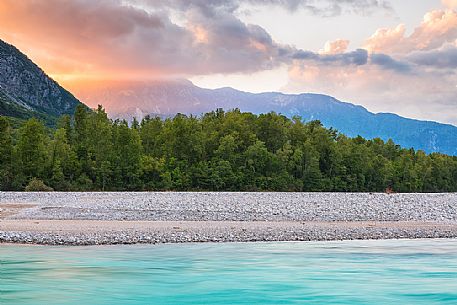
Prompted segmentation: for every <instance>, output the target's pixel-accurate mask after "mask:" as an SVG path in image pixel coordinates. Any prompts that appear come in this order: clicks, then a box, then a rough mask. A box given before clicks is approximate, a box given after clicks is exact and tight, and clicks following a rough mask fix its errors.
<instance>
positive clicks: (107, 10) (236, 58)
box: [0, 0, 289, 77]
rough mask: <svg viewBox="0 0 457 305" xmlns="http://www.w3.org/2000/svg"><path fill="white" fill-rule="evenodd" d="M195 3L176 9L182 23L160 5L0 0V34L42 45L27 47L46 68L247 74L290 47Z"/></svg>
mask: <svg viewBox="0 0 457 305" xmlns="http://www.w3.org/2000/svg"><path fill="white" fill-rule="evenodd" d="M164 3H165V4H166V2H164ZM182 3H184V1H182ZM198 3H199V2H198V1H197V2H196V4H195V5H191V6H189V7H188V8H187V9H185V11H184V8H182V10H183V11H182V12H183V13H185V20H186V23H185V24H179V25H178V24H176V23H173V22H172V20H171V19H170V11H169V10H167V9H166V6H164V5H161V6H158V7H156V9H155V10H146V9H142V8H140V7H138V6H132V5H127V4H125V3H124V2H121V1H116V0H114V1H89V0H72V1H70V0H47V1H30V0H24V1H15V0H3V1H1V2H0V35H1V36H0V37H5V38H7V39H8V40H10V42H12V43H14V44H16V45H18V46H19V47H20V48H21V49H25V51H27V50H28V46H33V50H37V49H38V50H46V52H45V53H40V52H33V50H31V51H32V52H31V53H32V55H33V54H34V55H35V56H36V58H34V59H36V60H37V61H38V63H40V64H42V63H44V64H45V66H46V67H47V70H48V72H50V73H51V74H65V73H69V74H86V75H89V74H91V73H93V74H97V73H99V74H104V75H113V74H117V75H116V77H123V76H128V75H129V74H135V75H140V76H141V77H145V76H147V75H155V76H160V75H164V74H183V75H186V74H209V73H216V72H217V73H233V72H251V71H258V70H262V69H269V68H271V67H275V66H277V65H278V62H281V61H282V59H281V56H282V54H285V53H287V49H288V48H289V47H287V46H280V45H278V44H276V43H275V42H274V41H273V40H272V38H271V37H270V35H269V34H268V33H267V32H266V31H265V30H264V29H262V28H261V27H259V26H257V25H248V24H244V23H243V22H241V21H240V20H239V19H238V18H236V17H235V16H234V15H233V14H230V13H228V12H227V10H210V8H206V9H204V7H205V5H200V6H198V5H197V4H198ZM200 3H206V2H203V1H201V2H200ZM215 3H216V2H215ZM178 4H179V3H178ZM178 4H176V3H173V5H174V6H173V7H174V8H175V7H179V6H177V5H178ZM182 5H184V4H182ZM220 5H223V4H222V1H221V2H220ZM208 14H210V15H211V16H212V17H211V18H208Z"/></svg>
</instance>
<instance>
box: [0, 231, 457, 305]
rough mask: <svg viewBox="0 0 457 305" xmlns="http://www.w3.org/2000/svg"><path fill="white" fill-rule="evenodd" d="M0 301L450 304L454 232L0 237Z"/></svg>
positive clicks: (455, 294)
mask: <svg viewBox="0 0 457 305" xmlns="http://www.w3.org/2000/svg"><path fill="white" fill-rule="evenodd" d="M0 263H1V264H0V304H2V305H6V304H34V305H37V304H38V305H40V304H46V305H49V304H305V303H306V304H392V303H394V302H395V303H397V304H428V305H430V304H457V240H415V241H414V240H404V241H395V240H393V241H345V242H312V243H232V244H180V245H158V246H157V245H156V246H154V245H138V246H102V247H41V246H6V245H3V246H1V245H0Z"/></svg>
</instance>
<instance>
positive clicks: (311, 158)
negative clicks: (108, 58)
mask: <svg viewBox="0 0 457 305" xmlns="http://www.w3.org/2000/svg"><path fill="white" fill-rule="evenodd" d="M0 153H1V155H0V161H1V163H0V178H1V180H0V183H1V184H0V185H1V189H6V190H8V189H14V190H22V189H24V186H25V185H26V184H27V183H29V181H30V180H31V179H32V178H35V177H36V178H37V179H40V180H41V181H42V182H43V183H44V184H45V185H49V186H50V187H52V188H53V189H55V190H77V191H88V190H107V191H114V190H138V191H142V190H213V191H263V190H268V191H341V192H343V191H344V192H369V191H370V192H384V191H385V190H386V189H387V188H389V189H392V190H393V191H396V192H450V191H457V157H451V156H446V155H442V154H436V153H435V154H431V155H427V154H425V153H424V152H423V151H415V150H413V149H402V148H400V147H399V146H398V145H395V143H393V142H392V141H387V142H384V141H382V140H380V139H374V140H365V139H363V138H362V137H356V138H348V137H346V136H344V135H342V134H339V133H338V132H337V131H336V130H333V129H326V128H324V127H323V126H322V125H321V123H320V122H319V121H311V122H307V123H305V122H303V121H302V120H301V119H300V118H298V117H295V118H293V119H292V120H289V119H287V118H286V117H284V116H282V115H278V114H276V113H273V112H272V113H268V114H264V115H259V116H256V115H254V114H251V113H242V112H240V111H239V110H233V111H229V112H224V111H223V110H220V109H219V110H217V111H214V112H210V113H206V114H204V115H203V116H201V117H193V116H185V115H182V114H178V115H176V116H175V117H174V118H168V119H165V120H163V119H160V118H149V117H147V118H145V119H144V120H142V121H141V122H137V121H134V122H133V123H132V124H131V126H129V125H128V124H127V122H125V121H118V120H116V121H112V120H110V119H109V118H108V117H107V115H106V113H105V111H104V109H103V108H102V107H99V108H98V109H97V110H96V111H92V112H90V111H88V110H87V109H86V108H85V107H82V106H80V107H77V109H76V113H75V117H74V121H72V120H71V118H70V117H69V116H63V117H61V119H60V120H59V121H58V123H57V129H55V130H53V131H51V130H47V129H46V128H45V127H44V126H43V124H42V123H40V121H38V120H36V119H31V120H29V121H27V122H26V123H24V124H23V125H22V126H21V127H20V128H19V129H12V128H11V127H10V124H9V122H8V120H7V119H5V118H0ZM33 181H34V183H36V181H35V180H33ZM28 189H30V187H29V188H28Z"/></svg>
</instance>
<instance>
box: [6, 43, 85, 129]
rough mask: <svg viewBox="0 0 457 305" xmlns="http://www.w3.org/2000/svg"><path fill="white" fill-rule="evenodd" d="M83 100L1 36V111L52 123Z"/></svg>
mask: <svg viewBox="0 0 457 305" xmlns="http://www.w3.org/2000/svg"><path fill="white" fill-rule="evenodd" d="M78 104H80V102H79V101H78V100H77V99H76V98H75V97H74V96H73V95H72V94H71V93H70V92H68V91H67V90H65V89H64V88H62V87H61V86H60V85H59V84H58V83H57V82H55V81H54V80H52V79H51V78H50V77H48V76H47V75H46V74H45V73H44V72H43V70H41V69H40V68H39V67H38V66H37V65H36V64H34V63H33V62H32V61H31V60H30V59H29V58H27V56H26V55H24V54H23V53H21V52H20V51H19V50H18V49H16V48H15V47H14V46H12V45H10V44H7V43H5V42H4V41H2V40H0V115H4V116H9V117H13V118H19V119H27V118H30V117H33V116H34V117H39V118H41V119H43V120H44V121H45V122H46V123H47V124H48V125H53V124H54V123H55V119H56V118H57V117H58V116H60V115H62V114H67V113H68V114H72V113H73V112H74V110H75V108H76V106H77V105H78Z"/></svg>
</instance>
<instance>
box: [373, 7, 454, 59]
mask: <svg viewBox="0 0 457 305" xmlns="http://www.w3.org/2000/svg"><path fill="white" fill-rule="evenodd" d="M405 32H406V28H405V26H404V25H403V24H400V25H398V26H397V27H395V28H391V29H389V28H382V29H378V30H377V31H376V32H375V33H374V34H373V35H372V36H371V37H370V38H369V39H368V40H367V41H366V44H365V48H366V49H367V50H369V51H370V52H383V53H396V54H407V53H409V52H411V51H415V50H431V49H435V48H438V47H440V46H442V45H443V44H446V43H450V42H453V41H455V40H456V39H457V12H456V11H454V10H449V9H448V10H434V11H431V12H428V13H427V14H425V16H424V19H423V21H422V23H421V24H420V26H418V27H417V28H416V29H415V30H414V32H413V33H412V34H411V35H410V36H405Z"/></svg>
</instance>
